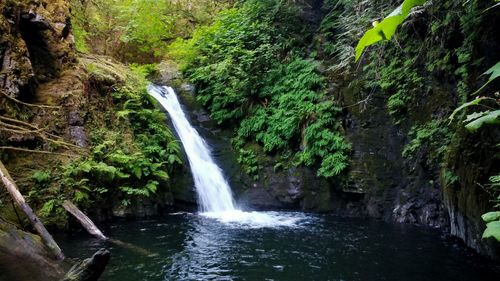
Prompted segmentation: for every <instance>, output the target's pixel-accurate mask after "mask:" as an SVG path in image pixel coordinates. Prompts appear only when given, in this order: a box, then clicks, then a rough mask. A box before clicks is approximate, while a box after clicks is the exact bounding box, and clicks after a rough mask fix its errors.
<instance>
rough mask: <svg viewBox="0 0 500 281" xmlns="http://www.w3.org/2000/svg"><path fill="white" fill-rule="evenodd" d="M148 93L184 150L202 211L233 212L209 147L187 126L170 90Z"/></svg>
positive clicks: (155, 88)
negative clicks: (164, 112) (176, 135)
mask: <svg viewBox="0 0 500 281" xmlns="http://www.w3.org/2000/svg"><path fill="white" fill-rule="evenodd" d="M148 92H149V94H150V95H152V96H153V97H154V98H155V99H156V100H158V101H159V102H160V104H161V105H162V106H163V108H165V110H167V111H168V113H169V115H170V118H171V120H172V123H173V124H174V127H175V131H176V132H177V134H178V135H179V138H180V139H181V142H182V145H183V146H184V150H185V151H186V154H187V157H188V160H189V166H190V167H191V173H192V174H193V178H194V184H195V187H196V191H197V193H198V199H199V204H200V207H201V210H202V211H203V212H227V211H235V210H236V207H235V204H234V202H233V196H232V194H231V188H230V187H229V184H228V183H227V181H226V180H225V179H224V176H223V174H222V170H221V169H220V168H219V167H218V166H217V164H215V162H214V160H213V159H212V156H211V155H210V150H209V148H208V145H207V144H206V143H205V141H204V140H203V138H202V137H201V136H200V134H198V132H197V131H196V130H195V129H194V128H193V127H192V126H191V124H189V121H188V120H187V118H186V115H185V114H184V112H183V111H182V108H181V105H180V103H179V101H178V99H177V96H176V95H175V92H174V89H172V88H171V87H166V86H163V87H159V86H155V85H150V86H149V87H148Z"/></svg>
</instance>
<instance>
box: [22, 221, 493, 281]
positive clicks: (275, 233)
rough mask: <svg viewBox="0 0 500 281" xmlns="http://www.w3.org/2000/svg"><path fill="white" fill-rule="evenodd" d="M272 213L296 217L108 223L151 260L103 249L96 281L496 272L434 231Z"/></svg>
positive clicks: (70, 243)
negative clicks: (106, 261) (275, 222)
mask: <svg viewBox="0 0 500 281" xmlns="http://www.w3.org/2000/svg"><path fill="white" fill-rule="evenodd" d="M279 215H280V216H281V215H283V216H285V217H287V216H288V218H294V217H295V218H297V217H298V218H300V220H298V221H297V222H296V224H295V225H294V226H293V227H287V226H275V227H255V225H253V226H252V225H248V224H247V225H245V224H235V223H231V222H226V223H224V222H222V221H221V220H218V219H214V218H211V217H207V216H203V215H198V214H187V213H181V214H177V215H170V216H167V217H165V218H163V219H162V220H151V221H140V222H128V223H120V224H115V225H114V226H112V227H111V228H107V229H104V231H105V233H106V234H108V235H109V236H110V237H113V238H116V239H120V240H122V241H125V242H127V243H131V244H134V245H137V246H140V247H142V248H144V249H147V250H148V251H151V252H154V253H157V255H154V256H145V255H139V254H137V253H136V252H133V251H130V250H129V249H125V248H121V247H118V246H116V245H107V246H108V247H110V248H111V253H112V258H111V263H110V265H109V266H108V268H107V270H106V272H105V274H104V276H103V277H102V281H140V280H144V281H162V280H259V281H260V280H276V281H278V280H283V281H289V280H335V281H337V280H339V281H340V280H349V281H357V280H359V281H365V280H388V281H401V280H405V281H424V280H425V281H427V280H433V281H440V280H442V281H448V280H454V281H468V280H474V281H475V280H481V281H490V280H491V281H497V280H498V274H499V273H500V270H499V269H498V266H497V265H494V264H492V263H491V262H488V261H486V260H484V259H481V258H479V257H477V256H476V255H472V254H471V253H470V252H469V251H468V250H466V249H465V248H464V247H463V246H462V245H460V244H456V243H455V242H453V241H449V240H447V239H445V238H443V237H441V236H440V233H439V232H437V231H435V230H430V229H424V228H418V227H414V226H408V225H392V224H386V223H382V222H377V221H371V220H359V219H351V218H338V217H334V216H330V215H303V214H297V213H280V214H279ZM93 241H95V240H93V239H88V236H86V235H82V236H80V238H78V237H74V236H71V237H67V238H64V237H59V239H58V242H61V246H62V247H63V249H64V250H65V252H66V254H67V255H68V256H78V257H81V256H88V255H89V254H90V251H89V248H92V247H96V248H97V247H101V246H103V245H94V244H95V242H93ZM84 251H86V252H84ZM18 281H22V280H18Z"/></svg>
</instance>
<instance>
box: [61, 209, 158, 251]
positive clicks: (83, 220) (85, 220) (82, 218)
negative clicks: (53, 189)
mask: <svg viewBox="0 0 500 281" xmlns="http://www.w3.org/2000/svg"><path fill="white" fill-rule="evenodd" d="M63 208H64V209H65V210H66V211H67V212H68V213H70V214H71V215H73V216H74V217H75V218H76V219H77V220H78V221H79V222H80V224H81V225H82V226H83V228H85V230H87V232H88V233H89V234H90V235H92V236H94V237H96V238H98V239H101V240H106V241H109V242H111V243H113V244H115V245H117V246H120V247H122V248H125V249H129V250H131V251H134V252H136V253H138V254H141V255H144V256H156V255H158V254H156V253H152V252H150V251H148V250H146V249H144V248H141V247H139V246H136V245H133V244H130V243H127V242H123V241H121V240H118V239H113V238H109V237H107V236H106V235H104V234H103V233H102V231H101V230H100V229H99V228H97V226H96V225H95V224H94V222H93V221H92V220H91V219H90V218H89V217H88V216H87V215H85V214H84V213H83V212H82V211H81V210H80V209H78V207H77V206H76V205H75V204H73V203H72V202H71V201H69V200H65V201H64V203H63Z"/></svg>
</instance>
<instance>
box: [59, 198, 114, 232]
mask: <svg viewBox="0 0 500 281" xmlns="http://www.w3.org/2000/svg"><path fill="white" fill-rule="evenodd" d="M63 207H64V209H66V211H68V212H69V213H70V214H72V215H73V216H74V217H75V218H76V219H77V220H78V221H79V222H80V224H81V225H82V226H83V227H84V228H85V229H86V230H87V232H88V233H90V234H91V235H93V236H95V237H97V238H99V239H102V240H107V239H108V238H107V237H106V236H104V234H103V233H102V232H101V231H100V230H99V228H97V226H96V225H95V224H94V222H93V221H92V220H90V218H89V217H87V216H86V215H85V214H84V213H83V212H82V211H80V209H78V207H77V206H75V204H73V203H72V202H71V201H68V200H65V201H64V203H63Z"/></svg>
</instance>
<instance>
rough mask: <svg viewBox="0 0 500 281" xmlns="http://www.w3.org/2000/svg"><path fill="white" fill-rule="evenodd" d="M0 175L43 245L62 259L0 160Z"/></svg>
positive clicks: (48, 234)
mask: <svg viewBox="0 0 500 281" xmlns="http://www.w3.org/2000/svg"><path fill="white" fill-rule="evenodd" d="M0 177H1V178H2V182H3V184H4V185H5V188H6V189H7V191H8V192H9V194H10V196H11V197H12V199H14V202H16V204H17V205H18V206H19V208H21V210H23V212H24V213H25V214H26V216H27V217H28V220H29V221H30V223H31V225H32V226H33V227H34V228H35V230H36V231H37V232H38V234H39V235H40V237H41V238H42V241H43V242H44V243H45V245H47V247H48V248H49V249H50V250H51V251H52V253H53V254H54V256H55V257H56V258H57V259H59V260H63V259H64V254H63V252H62V251H61V248H59V246H58V245H57V243H56V241H55V240H54V238H52V236H51V235H50V233H49V232H48V231H47V229H46V228H45V226H44V225H43V224H42V222H41V221H40V219H39V218H38V217H37V216H36V215H35V212H33V210H32V209H31V207H30V206H29V205H28V204H27V203H26V201H25V200H24V197H23V195H22V194H21V192H19V189H18V188H17V186H16V184H15V182H14V180H13V179H12V178H11V177H10V175H9V172H8V171H7V169H6V168H5V166H4V165H3V163H2V161H0Z"/></svg>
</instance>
